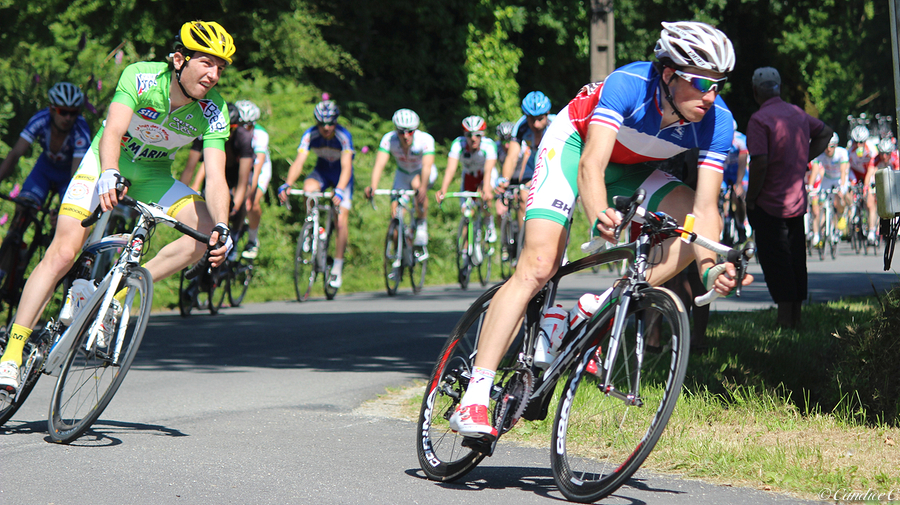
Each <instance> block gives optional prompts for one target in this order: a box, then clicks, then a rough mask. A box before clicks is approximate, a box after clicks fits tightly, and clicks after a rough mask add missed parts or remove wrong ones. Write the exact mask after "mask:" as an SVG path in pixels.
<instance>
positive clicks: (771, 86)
mask: <svg viewBox="0 0 900 505" xmlns="http://www.w3.org/2000/svg"><path fill="white" fill-rule="evenodd" d="M752 84H753V98H754V99H755V100H756V103H758V104H759V110H758V111H756V112H754V113H753V115H752V116H750V124H749V125H748V126H747V149H748V150H749V151H750V184H749V188H748V190H747V208H748V218H749V219H750V224H751V225H752V226H753V229H754V230H755V231H756V245H757V248H758V249H757V251H758V252H757V254H758V255H759V263H760V266H761V267H762V270H763V274H764V275H765V277H766V285H767V286H768V288H769V294H770V295H772V300H774V301H775V303H776V304H778V320H777V321H778V325H779V326H781V327H783V328H796V327H798V326H799V324H800V305H801V303H802V302H803V300H804V299H805V298H806V289H807V279H806V234H805V231H804V229H803V214H804V213H806V189H805V186H804V181H805V176H806V167H807V164H808V163H809V161H810V160H812V159H813V158H815V157H816V156H818V155H819V154H820V153H821V152H822V151H824V150H825V147H826V146H827V145H828V140H829V139H830V138H831V134H832V133H833V131H832V129H831V128H830V127H828V125H826V124H825V123H823V122H822V121H819V120H818V119H816V118H814V117H812V116H810V115H809V114H807V113H806V112H804V111H803V109H801V108H799V107H797V106H796V105H791V104H789V103H786V102H785V101H783V100H782V99H781V76H780V75H779V74H778V71H777V70H775V69H774V68H772V67H763V68H758V69H756V71H754V72H753V82H752Z"/></svg>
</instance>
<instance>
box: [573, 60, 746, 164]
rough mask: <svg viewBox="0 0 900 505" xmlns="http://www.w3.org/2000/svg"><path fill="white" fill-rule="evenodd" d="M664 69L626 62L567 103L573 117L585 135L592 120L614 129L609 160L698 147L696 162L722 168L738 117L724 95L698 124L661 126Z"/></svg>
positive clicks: (656, 156)
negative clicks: (614, 138)
mask: <svg viewBox="0 0 900 505" xmlns="http://www.w3.org/2000/svg"><path fill="white" fill-rule="evenodd" d="M659 82H660V74H659V73H658V72H657V71H656V68H655V66H654V65H653V64H652V63H651V62H646V61H639V62H635V63H631V64H629V65H625V66H624V67H621V68H618V69H616V70H615V71H614V72H613V73H611V74H609V76H608V77H607V78H606V80H605V81H603V82H597V83H593V84H589V85H587V86H585V87H583V88H582V89H581V91H580V92H579V93H578V95H577V96H576V97H575V98H574V99H572V101H571V102H569V105H568V111H569V121H571V123H572V125H573V127H574V128H575V130H576V131H577V132H578V133H579V135H581V138H582V139H585V138H586V137H587V129H588V126H589V125H592V124H597V125H601V126H604V127H606V128H609V129H611V130H613V131H615V132H617V135H616V144H615V147H614V148H613V152H612V156H611V158H610V160H609V161H610V163H618V164H623V165H633V164H637V163H644V162H647V161H659V160H666V159H669V158H671V157H673V156H675V155H676V154H679V153H681V152H684V151H687V150H688V149H693V148H699V149H700V158H699V161H698V166H699V167H701V168H706V169H710V170H715V171H717V172H722V169H723V166H724V163H725V157H726V155H727V154H728V151H729V149H731V144H732V140H733V138H734V119H733V116H732V114H731V111H730V110H728V106H726V105H725V102H724V101H723V100H722V98H721V97H720V96H716V100H715V105H714V106H713V107H712V108H710V109H709V110H708V111H707V112H706V115H704V116H703V119H702V120H700V121H699V122H697V123H684V122H681V121H678V122H675V123H672V124H671V125H669V126H667V127H665V128H663V129H660V124H661V123H662V104H663V102H664V100H665V96H664V95H663V94H662V92H661V90H660V84H659Z"/></svg>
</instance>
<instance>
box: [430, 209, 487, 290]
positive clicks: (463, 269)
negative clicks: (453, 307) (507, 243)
mask: <svg viewBox="0 0 900 505" xmlns="http://www.w3.org/2000/svg"><path fill="white" fill-rule="evenodd" d="M444 198H461V199H463V204H462V217H460V219H459V230H458V231H457V234H456V269H457V279H458V281H459V285H460V287H462V288H463V289H466V288H468V287H469V277H470V276H471V275H472V270H473V269H474V270H477V272H478V281H479V282H480V283H481V285H482V286H486V285H487V283H488V282H490V280H491V267H492V263H493V260H494V245H493V244H491V243H488V242H487V234H488V224H487V223H488V222H489V221H488V220H489V219H490V217H487V218H486V217H485V216H487V213H488V212H490V209H489V208H488V207H485V205H484V204H483V203H482V200H481V193H479V192H477V191H457V192H451V193H447V194H446V195H445V197H444ZM441 204H442V206H443V202H441Z"/></svg>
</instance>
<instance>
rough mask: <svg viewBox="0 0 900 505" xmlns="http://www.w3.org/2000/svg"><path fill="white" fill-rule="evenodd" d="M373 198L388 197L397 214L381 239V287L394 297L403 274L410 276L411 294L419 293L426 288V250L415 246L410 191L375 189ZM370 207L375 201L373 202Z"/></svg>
mask: <svg viewBox="0 0 900 505" xmlns="http://www.w3.org/2000/svg"><path fill="white" fill-rule="evenodd" d="M374 194H375V195H390V197H391V199H396V200H397V204H398V205H397V213H396V215H395V216H394V217H393V218H391V222H390V224H388V230H387V234H386V235H385V239H384V285H385V287H386V288H387V294H388V295H389V296H394V295H395V294H397V288H398V287H400V281H402V280H403V272H404V271H408V272H409V279H410V283H411V284H412V289H413V293H418V292H419V291H421V290H422V286H424V285H425V272H426V271H427V270H428V247H427V246H424V245H416V244H415V240H414V238H415V234H416V220H415V217H414V216H415V212H414V208H413V201H412V198H415V195H416V191H415V190H413V189H376V190H375V191H374ZM372 207H375V200H374V199H372Z"/></svg>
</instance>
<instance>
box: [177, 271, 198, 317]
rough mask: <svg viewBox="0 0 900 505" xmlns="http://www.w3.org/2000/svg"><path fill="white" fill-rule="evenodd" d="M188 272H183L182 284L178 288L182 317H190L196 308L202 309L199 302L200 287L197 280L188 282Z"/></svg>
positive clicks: (179, 308) (179, 310)
mask: <svg viewBox="0 0 900 505" xmlns="http://www.w3.org/2000/svg"><path fill="white" fill-rule="evenodd" d="M186 272H187V269H184V270H182V271H181V283H180V284H179V286H178V293H179V296H178V312H180V313H181V317H188V316H189V315H191V311H192V310H194V307H198V308H199V307H200V305H199V301H198V300H197V298H198V297H199V296H200V286H199V285H198V284H197V279H196V278H194V279H190V280H188V279H187V278H186V277H185V276H184V274H185V273H186Z"/></svg>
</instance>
